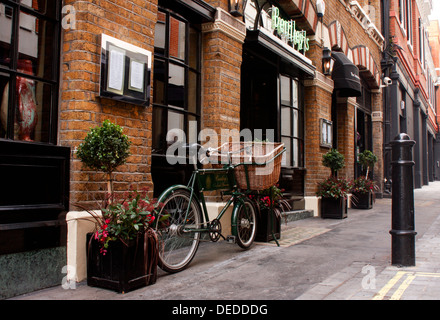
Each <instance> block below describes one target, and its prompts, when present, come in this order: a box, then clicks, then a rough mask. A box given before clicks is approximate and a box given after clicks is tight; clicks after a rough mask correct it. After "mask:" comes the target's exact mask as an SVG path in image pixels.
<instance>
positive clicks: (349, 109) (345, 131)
mask: <svg viewBox="0 0 440 320" xmlns="http://www.w3.org/2000/svg"><path fill="white" fill-rule="evenodd" d="M355 99H356V98H338V101H337V104H336V108H337V117H338V137H337V139H338V151H339V152H340V153H342V154H343V155H344V157H345V167H344V168H342V169H341V170H340V171H338V177H340V178H346V179H352V178H354V144H355V143H354V141H355V140H354V139H355V136H354V135H355V129H354V128H355V125H354V121H355V110H356V106H355V103H356V100H355Z"/></svg>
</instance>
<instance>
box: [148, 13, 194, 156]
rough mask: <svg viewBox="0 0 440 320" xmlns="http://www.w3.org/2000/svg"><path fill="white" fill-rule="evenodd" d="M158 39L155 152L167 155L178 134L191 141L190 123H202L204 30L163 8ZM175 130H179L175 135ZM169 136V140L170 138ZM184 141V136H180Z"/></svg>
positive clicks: (155, 92) (154, 124)
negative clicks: (202, 48) (201, 74)
mask: <svg viewBox="0 0 440 320" xmlns="http://www.w3.org/2000/svg"><path fill="white" fill-rule="evenodd" d="M157 16H158V21H157V24H156V29H155V40H154V45H155V48H154V80H153V90H154V91H153V153H154V154H165V153H166V149H167V147H168V146H169V145H170V144H171V143H173V142H174V140H175V139H176V137H177V132H180V133H181V132H183V133H185V135H186V139H187V140H188V136H189V132H188V130H189V127H190V125H189V122H190V121H195V123H196V124H197V125H196V128H198V127H199V122H200V98H199V97H200V63H199V61H200V58H199V57H200V31H199V30H198V29H197V28H196V27H195V26H193V25H192V24H190V23H189V22H188V21H187V20H185V19H184V18H182V17H181V16H178V15H176V14H174V13H171V12H169V11H167V10H164V9H160V10H159V12H158V15H157ZM173 129H178V131H176V133H175V134H172V133H171V132H172V130H173ZM167 135H168V137H167ZM179 138H180V136H179Z"/></svg>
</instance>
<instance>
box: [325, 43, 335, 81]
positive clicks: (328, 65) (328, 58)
mask: <svg viewBox="0 0 440 320" xmlns="http://www.w3.org/2000/svg"><path fill="white" fill-rule="evenodd" d="M333 60H334V58H333V57H332V55H331V50H330V49H329V48H324V49H323V50H322V73H324V74H325V75H326V76H328V75H330V74H331V73H332V69H333V63H334V62H333Z"/></svg>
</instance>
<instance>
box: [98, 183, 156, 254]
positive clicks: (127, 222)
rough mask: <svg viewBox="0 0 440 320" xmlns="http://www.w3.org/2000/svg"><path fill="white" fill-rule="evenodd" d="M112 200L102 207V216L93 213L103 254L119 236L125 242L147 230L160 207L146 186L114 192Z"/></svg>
mask: <svg viewBox="0 0 440 320" xmlns="http://www.w3.org/2000/svg"><path fill="white" fill-rule="evenodd" d="M110 200H111V201H110V202H105V203H106V205H105V207H104V208H102V209H101V212H102V217H99V216H97V215H96V214H92V213H91V214H92V215H93V217H94V218H95V219H96V220H97V222H98V227H97V230H96V232H95V237H94V238H95V240H98V241H99V242H100V244H101V250H100V251H101V253H102V254H103V255H105V254H106V252H107V248H108V245H109V242H110V241H112V240H115V239H117V238H118V239H120V240H122V241H123V242H125V241H128V240H131V239H134V238H136V236H137V235H138V233H142V232H145V231H146V230H147V229H148V228H149V227H150V225H151V224H152V223H153V222H154V220H155V212H156V210H157V209H158V208H159V207H160V206H159V204H158V203H157V202H156V200H154V199H153V200H150V199H149V198H148V195H147V189H145V188H144V189H143V190H142V191H141V192H138V191H136V190H134V189H133V188H131V187H130V191H126V192H124V193H123V194H122V195H117V194H114V195H112V196H111V197H110Z"/></svg>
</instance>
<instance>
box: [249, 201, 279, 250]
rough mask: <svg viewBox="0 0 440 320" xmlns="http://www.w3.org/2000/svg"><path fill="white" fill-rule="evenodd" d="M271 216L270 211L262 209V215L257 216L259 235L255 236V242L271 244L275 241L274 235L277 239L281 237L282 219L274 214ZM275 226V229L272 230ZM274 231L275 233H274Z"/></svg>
mask: <svg viewBox="0 0 440 320" xmlns="http://www.w3.org/2000/svg"><path fill="white" fill-rule="evenodd" d="M271 220H272V215H271V214H269V209H262V210H261V212H260V214H259V215H257V234H256V235H255V241H259V242H269V241H272V240H274V238H273V235H272V233H273V234H274V235H275V238H276V239H280V237H281V217H277V216H276V215H275V214H273V222H272V221H271ZM272 226H273V229H272V228H271V227H272ZM272 230H273V232H272Z"/></svg>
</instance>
